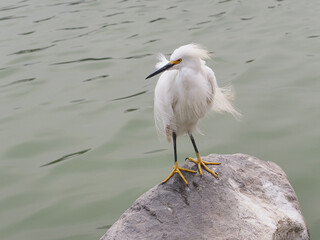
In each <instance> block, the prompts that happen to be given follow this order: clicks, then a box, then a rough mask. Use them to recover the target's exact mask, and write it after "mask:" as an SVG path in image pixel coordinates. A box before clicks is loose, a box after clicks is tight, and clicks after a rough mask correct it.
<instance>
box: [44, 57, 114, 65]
mask: <svg viewBox="0 0 320 240" xmlns="http://www.w3.org/2000/svg"><path fill="white" fill-rule="evenodd" d="M110 59H113V58H112V57H101V58H81V59H77V60H72V61H65V62H57V63H52V64H50V65H60V64H69V63H77V62H90V61H103V60H110Z"/></svg>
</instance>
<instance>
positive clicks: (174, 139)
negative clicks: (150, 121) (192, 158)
mask: <svg viewBox="0 0 320 240" xmlns="http://www.w3.org/2000/svg"><path fill="white" fill-rule="evenodd" d="M172 139H173V151H174V163H176V162H177V135H176V133H175V132H172Z"/></svg>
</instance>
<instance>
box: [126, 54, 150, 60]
mask: <svg viewBox="0 0 320 240" xmlns="http://www.w3.org/2000/svg"><path fill="white" fill-rule="evenodd" d="M151 55H152V54H150V53H146V54H141V55H134V56H130V57H125V58H124V59H138V58H144V57H148V56H151Z"/></svg>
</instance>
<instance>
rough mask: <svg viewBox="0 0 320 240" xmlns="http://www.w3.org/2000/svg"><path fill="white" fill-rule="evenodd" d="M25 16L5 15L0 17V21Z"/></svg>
mask: <svg viewBox="0 0 320 240" xmlns="http://www.w3.org/2000/svg"><path fill="white" fill-rule="evenodd" d="M26 17H27V16H6V17H2V18H0V21H4V20H11V19H17V18H26Z"/></svg>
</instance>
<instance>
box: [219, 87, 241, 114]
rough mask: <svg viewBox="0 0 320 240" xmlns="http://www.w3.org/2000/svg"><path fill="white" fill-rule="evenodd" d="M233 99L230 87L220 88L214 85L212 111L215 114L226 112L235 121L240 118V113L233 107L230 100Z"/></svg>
mask: <svg viewBox="0 0 320 240" xmlns="http://www.w3.org/2000/svg"><path fill="white" fill-rule="evenodd" d="M233 98H234V93H233V91H232V88H231V86H229V87H224V88H220V87H218V86H217V85H216V88H215V94H214V101H213V102H214V104H213V110H214V111H215V112H218V113H221V112H228V113H231V114H232V115H233V116H234V117H235V118H236V119H238V120H239V119H240V118H241V113H239V112H238V111H237V110H236V109H235V108H234V106H233V104H232V100H233Z"/></svg>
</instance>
